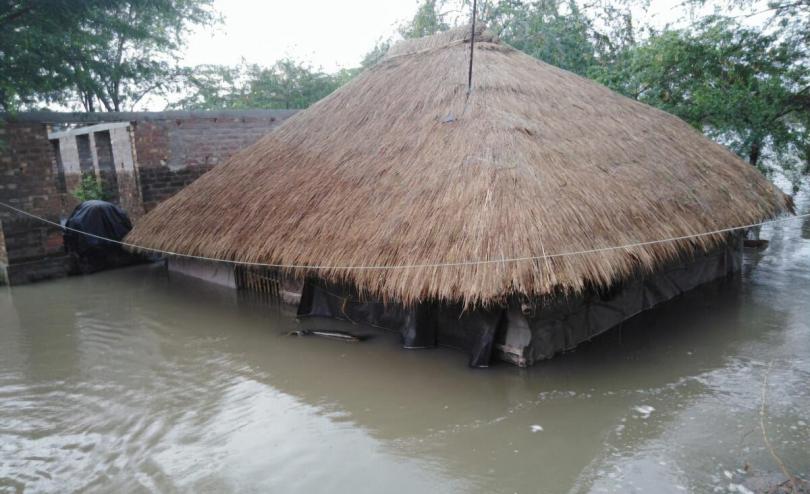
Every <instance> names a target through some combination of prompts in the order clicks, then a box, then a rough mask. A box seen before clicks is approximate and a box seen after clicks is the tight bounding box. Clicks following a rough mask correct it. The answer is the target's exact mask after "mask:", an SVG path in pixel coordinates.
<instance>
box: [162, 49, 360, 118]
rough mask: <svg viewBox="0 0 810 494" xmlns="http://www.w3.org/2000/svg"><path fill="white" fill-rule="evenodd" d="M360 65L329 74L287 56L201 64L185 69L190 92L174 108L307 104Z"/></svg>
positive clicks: (304, 105) (335, 85)
mask: <svg viewBox="0 0 810 494" xmlns="http://www.w3.org/2000/svg"><path fill="white" fill-rule="evenodd" d="M358 71H359V69H343V70H340V71H338V72H337V73H335V74H327V73H325V72H323V71H322V70H321V69H316V68H313V67H312V66H310V65H308V64H305V63H302V62H298V61H296V60H293V59H290V58H285V59H282V60H279V61H278V62H276V63H275V64H273V65H272V66H271V67H267V68H265V67H260V66H258V65H245V64H243V65H242V66H239V67H234V68H228V67H218V66H202V67H196V68H194V69H190V70H187V71H186V85H187V87H188V93H189V95H188V96H186V97H185V98H183V99H182V100H180V101H178V102H177V103H175V104H174V105H172V106H173V107H175V108H182V109H196V110H212V109H222V108H232V109H237V108H267V109H293V108H306V107H308V106H309V105H311V104H312V103H315V102H316V101H318V100H320V99H321V98H323V97H325V96H327V95H328V94H329V93H331V92H332V91H334V90H335V89H337V88H338V87H340V86H342V85H343V84H345V83H346V82H347V81H348V80H350V79H351V78H352V77H354V75H355V74H357V72H358Z"/></svg>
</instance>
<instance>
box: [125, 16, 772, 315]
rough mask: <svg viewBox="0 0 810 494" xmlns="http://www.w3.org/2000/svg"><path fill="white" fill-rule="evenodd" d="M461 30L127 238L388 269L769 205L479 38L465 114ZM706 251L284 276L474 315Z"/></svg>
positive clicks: (646, 230) (418, 49)
mask: <svg viewBox="0 0 810 494" xmlns="http://www.w3.org/2000/svg"><path fill="white" fill-rule="evenodd" d="M468 38H469V35H468V34H467V31H466V30H457V31H453V32H450V33H445V34H442V35H440V36H438V37H432V38H426V39H423V40H417V41H409V42H405V43H403V44H402V45H400V46H398V47H395V48H394V49H393V50H392V51H391V53H389V55H388V57H386V58H385V59H384V60H383V61H382V62H380V63H379V64H378V65H376V66H374V67H373V68H371V69H369V70H367V71H366V72H364V73H363V74H361V75H360V76H358V77H357V78H356V79H354V80H353V81H351V82H350V83H348V84H347V85H345V86H344V87H342V88H341V89H339V90H337V91H335V92H334V93H333V94H331V95H330V96H328V97H326V98H324V99H323V100H321V101H319V102H318V103H316V104H315V105H313V106H312V107H310V108H309V109H307V110H305V111H302V112H299V113H298V114H296V115H295V116H293V117H291V118H289V119H288V120H287V121H285V122H284V123H283V124H282V125H280V126H279V127H278V128H277V129H275V130H274V131H272V132H271V133H270V134H268V135H267V136H266V137H264V138H263V139H261V140H260V141H258V142H257V143H256V144H254V145H252V146H250V147H249V148H247V149H245V150H243V151H242V152H240V153H237V154H236V155H235V156H233V157H232V158H231V159H230V160H229V161H228V162H227V163H225V164H223V165H221V166H218V167H216V168H214V169H213V170H212V171H210V172H208V173H206V174H205V175H204V176H202V177H201V178H200V179H199V180H197V181H196V182H194V183H193V184H192V185H190V186H189V187H187V188H186V189H184V190H183V191H181V192H180V193H178V194H177V195H175V196H174V197H172V198H171V199H169V200H167V201H166V202H164V203H162V204H161V205H160V206H158V207H157V208H156V209H155V210H154V211H152V212H151V213H150V214H148V215H147V216H146V217H145V218H143V219H142V220H141V221H140V222H139V223H138V224H137V225H136V227H135V229H134V230H133V231H132V233H130V235H129V237H128V238H127V241H129V242H133V243H136V244H141V245H144V246H148V247H152V248H159V249H165V250H170V251H175V252H181V253H187V254H194V255H203V256H209V257H216V258H226V259H232V260H240V261H251V262H266V263H274V264H285V265H305V266H313V265H317V266H402V265H421V264H431V263H440V262H451V263H452V262H463V261H470V260H492V259H501V258H516V257H527V256H542V255H547V254H553V253H559V252H570V251H578V250H584V249H591V248H599V247H606V246H614V245H624V244H628V243H634V242H640V241H647V240H654V239H661V238H671V237H677V236H681V235H689V234H693V233H700V232H706V231H714V230H716V229H721V228H727V227H733V226H739V225H745V224H749V223H753V222H757V221H760V220H763V219H765V218H768V217H771V216H773V215H776V214H778V213H779V212H781V211H783V210H785V209H786V208H787V204H786V199H785V196H784V195H783V194H782V193H781V192H779V191H778V189H777V188H776V187H774V185H772V184H771V183H770V182H768V181H767V180H766V179H765V178H763V177H762V175H761V174H760V173H759V172H758V171H757V170H755V169H754V168H753V167H752V166H750V165H748V164H746V163H745V162H743V161H741V160H740V159H739V158H738V157H737V156H735V155H734V154H732V153H731V152H729V151H728V150H727V149H725V148H724V147H722V146H720V145H718V144H715V143H713V142H711V141H710V140H709V139H707V138H705V137H704V136H703V135H701V134H700V133H699V132H697V131H696V130H695V129H693V128H691V127H690V126H689V125H687V124H686V123H684V122H683V121H681V120H679V119H678V118H676V117H674V116H672V115H669V114H667V113H665V112H662V111H660V110H657V109H655V108H652V107H650V106H647V105H644V104H642V103H639V102H637V101H634V100H631V99H628V98H625V97H623V96H620V95H619V94H616V93H614V92H612V91H610V90H609V89H607V88H605V87H604V86H601V85H599V84H597V83H595V82H592V81H590V80H587V79H584V78H582V77H579V76H576V75H574V74H571V73H569V72H566V71H564V70H561V69H558V68H555V67H553V66H550V65H547V64H545V63H543V62H540V61H538V60H535V59H533V58H531V57H529V56H528V55H525V54H523V53H521V52H519V51H517V50H514V49H512V48H510V47H509V46H506V45H503V44H500V43H498V42H497V40H495V39H493V38H492V36H490V35H487V34H486V33H482V36H481V37H480V38H478V39H477V42H476V51H475V66H474V76H473V90H472V93H471V95H470V97H469V101H468V102H467V103H466V104H465V99H466V96H465V95H466V92H467V87H466V82H467V64H468V56H469V39H468ZM448 116H449V117H450V118H448ZM721 240H722V237H721V236H719V235H718V236H715V237H700V238H697V239H695V240H691V241H680V242H671V243H662V244H655V245H648V246H644V247H638V248H633V249H623V250H613V251H605V252H599V253H593V254H587V255H577V256H568V257H556V258H553V259H544V260H532V261H520V262H508V263H489V264H482V265H456V266H444V267H435V266H434V267H411V268H407V269H389V270H380V269H339V268H335V269H325V270H316V271H314V272H312V271H311V270H308V269H304V268H296V269H294V270H291V272H293V273H294V274H296V275H299V276H304V275H307V274H317V275H318V276H321V277H323V278H327V279H330V280H333V281H346V282H351V283H354V284H355V286H356V287H358V288H359V289H361V290H363V291H366V292H368V293H371V294H374V295H376V296H381V297H383V298H385V299H389V300H390V299H396V300H399V301H402V302H406V303H408V302H413V301H416V300H421V299H427V298H440V299H454V300H459V299H461V300H464V301H465V302H468V303H477V302H486V301H491V300H498V299H502V298H503V297H504V296H505V295H508V294H511V293H516V292H517V293H525V294H528V295H545V294H549V293H556V292H557V291H560V290H562V291H578V290H581V289H583V288H584V287H586V286H589V285H592V284H595V285H607V284H610V283H612V282H615V281H617V280H621V279H622V278H624V277H626V276H629V275H631V274H634V273H636V272H638V270H652V269H655V268H656V267H657V266H659V265H660V264H661V263H662V262H665V261H667V260H669V259H672V258H673V257H675V256H678V255H681V254H683V253H685V252H692V251H693V249H694V248H695V247H698V248H708V247H710V246H712V245H713V244H714V243H716V242H719V241H721Z"/></svg>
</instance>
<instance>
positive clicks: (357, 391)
mask: <svg viewBox="0 0 810 494" xmlns="http://www.w3.org/2000/svg"><path fill="white" fill-rule="evenodd" d="M807 202H808V201H807V200H806V195H805V197H804V199H802V200H800V201H799V203H800V204H807ZM800 209H802V211H800V212H808V211H810V208H809V207H807V206H803V207H802V208H800ZM762 236H763V238H769V239H770V240H771V242H770V245H769V246H768V247H767V249H765V250H762V251H750V252H747V253H746V264H745V268H744V271H743V272H742V273H741V275H740V276H739V277H737V278H735V279H732V280H729V281H726V282H723V283H716V284H712V285H709V286H706V287H704V288H701V289H699V290H697V291H695V292H693V293H690V294H689V295H687V296H684V297H682V298H680V299H678V300H676V301H674V302H671V303H668V304H666V305H665V306H663V307H662V308H661V309H660V310H656V311H653V312H651V313H648V314H645V315H642V316H641V317H639V318H637V319H636V320H634V321H632V322H630V323H627V324H625V325H624V327H622V328H620V329H617V330H614V331H611V332H609V333H608V334H605V335H603V336H602V337H600V338H598V339H596V340H595V341H593V342H591V343H589V344H586V345H584V346H582V347H581V348H579V349H578V350H577V351H575V352H572V353H569V354H566V355H563V356H560V357H557V358H555V359H553V360H551V361H547V362H544V363H541V364H540V365H537V366H536V367H534V368H532V369H529V370H521V369H517V368H515V367H511V366H509V365H506V364H504V365H499V366H496V367H493V368H490V369H487V370H472V369H468V368H467V367H466V366H465V363H466V360H467V356H466V355H465V354H463V353H460V352H456V351H453V350H445V349H437V350H424V351H404V350H401V349H400V348H399V345H398V340H397V338H396V337H395V336H393V335H389V334H379V333H373V330H363V329H361V328H357V327H351V326H350V325H341V324H338V323H334V322H331V321H330V322H328V323H323V322H321V323H315V324H313V323H312V322H307V324H308V325H309V326H315V327H327V326H328V327H329V328H333V329H350V330H353V331H357V332H367V333H373V334H374V335H375V337H373V338H372V339H370V340H369V341H366V342H363V343H357V344H351V343H343V342H338V341H330V340H324V339H318V338H295V337H289V336H284V333H286V332H288V331H290V330H292V329H296V328H298V327H300V325H299V324H298V323H296V321H295V319H294V318H293V317H291V316H290V315H289V314H286V313H284V312H282V311H279V310H277V309H274V308H270V307H267V306H263V305H260V304H256V303H254V302H250V301H248V300H245V299H244V298H242V299H240V298H238V297H237V296H236V295H235V294H234V293H233V292H231V291H228V290H221V289H218V288H216V287H213V286H210V285H205V284H201V283H198V282H195V281H191V280H188V279H184V278H182V277H179V276H176V275H175V276H169V275H168V274H167V273H166V272H165V271H164V270H163V269H162V268H161V267H160V266H139V267H135V268H127V269H122V270H117V271H110V272H106V273H101V274H96V275H92V276H87V277H77V278H70V279H64V280H59V281H53V282H47V283H40V284H36V285H29V286H20V287H15V288H13V289H2V290H0V492H6V491H8V492H16V491H21V490H23V489H25V490H26V491H29V490H30V491H34V492H35V491H49V492H70V491H75V490H82V491H100V492H115V491H128V492H139V491H142V492H150V491H154V492H157V491H160V492H173V491H194V492H206V491H207V492H221V491H239V492H306V493H317V492H330V493H331V492H369V493H376V492H387V493H388V492H482V493H483V492H488V493H489V492H505V493H512V492H521V493H538V492H540V493H565V492H573V493H585V492H621V493H627V492H661V493H666V492H675V493H679V492H696V493H703V492H748V491H749V490H751V491H758V490H759V491H761V490H763V489H767V488H768V487H770V486H773V485H775V484H778V483H780V482H782V481H783V480H784V476H783V474H782V473H781V469H780V467H779V465H778V463H777V460H776V459H775V458H774V457H773V456H772V454H771V452H769V450H768V448H767V447H766V445H765V441H764V440H763V432H762V428H761V423H760V420H761V419H762V423H763V424H764V426H765V431H766V433H767V435H768V439H769V440H770V443H771V445H772V448H773V451H774V453H775V454H776V455H777V456H778V457H779V458H780V459H781V461H782V462H783V463H784V465H785V467H786V468H787V469H788V471H789V472H791V473H792V474H794V475H798V476H800V477H803V478H805V479H807V478H810V221H808V220H807V219H805V220H797V221H792V222H788V223H783V224H780V225H777V226H775V227H771V228H766V229H764V230H763V233H762ZM766 379H767V382H766ZM765 384H766V385H767V386H764V385H765ZM763 391H764V392H765V395H764V401H763ZM763 403H764V404H765V407H764V410H763Z"/></svg>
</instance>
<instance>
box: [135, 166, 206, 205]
mask: <svg viewBox="0 0 810 494" xmlns="http://www.w3.org/2000/svg"><path fill="white" fill-rule="evenodd" d="M211 168H213V166H190V167H188V168H185V169H182V170H171V169H169V167H166V166H161V167H153V168H141V169H140V170H139V178H140V182H141V194H142V197H143V209H144V211H151V210H152V209H154V207H155V206H157V205H158V204H159V203H160V202H162V201H165V200H166V199H168V198H170V197H171V196H173V195H174V194H176V193H177V192H178V191H179V190H180V189H182V188H184V187H185V186H187V185H188V184H190V183H191V182H193V181H195V180H197V178H199V177H200V175H202V174H203V173H205V172H207V171H208V170H210V169H211Z"/></svg>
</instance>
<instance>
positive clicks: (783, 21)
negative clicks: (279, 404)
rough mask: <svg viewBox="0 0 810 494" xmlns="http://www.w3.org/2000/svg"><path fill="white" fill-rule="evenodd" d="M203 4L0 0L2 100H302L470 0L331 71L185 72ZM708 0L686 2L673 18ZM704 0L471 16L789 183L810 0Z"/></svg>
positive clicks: (459, 14) (803, 106)
mask: <svg viewBox="0 0 810 494" xmlns="http://www.w3.org/2000/svg"><path fill="white" fill-rule="evenodd" d="M212 1H213V0H121V1H116V2H110V1H107V0H27V1H26V0H0V108H2V109H4V110H6V111H14V110H17V109H27V108H35V107H41V106H43V105H47V104H50V103H59V104H62V105H73V106H78V107H80V108H82V109H84V110H85V111H119V110H124V109H131V108H132V107H133V106H135V105H136V104H137V103H138V102H139V101H142V98H144V97H147V96H153V97H154V96H158V97H166V98H169V97H171V100H172V101H174V102H173V103H172V104H171V107H172V108H180V109H222V108H305V107H307V106H309V105H310V104H312V103H314V102H315V101H317V100H319V99H321V98H323V97H324V96H326V95H327V94H329V93H331V92H332V91H334V90H335V89H336V88H338V87H340V86H341V85H342V84H344V83H345V82H347V81H348V80H350V79H351V78H352V77H354V76H355V75H356V74H357V73H359V72H360V71H362V70H363V69H365V68H367V67H370V66H372V65H374V64H375V63H376V62H377V61H378V60H379V59H380V58H381V57H382V56H383V55H384V54H385V52H386V51H387V49H388V47H389V46H390V44H391V43H392V42H395V41H396V39H395V38H397V37H401V38H413V37H420V36H425V35H429V34H434V33H437V32H441V31H444V30H447V29H450V28H452V27H453V26H456V25H459V24H462V23H466V22H467V21H468V20H469V10H470V3H471V1H470V0H421V2H420V3H419V4H418V6H417V10H416V12H415V14H414V16H413V18H412V19H410V20H409V21H408V22H406V23H404V24H403V25H402V26H400V28H399V30H398V33H397V35H396V36H395V38H392V39H387V40H380V41H379V42H378V43H377V44H376V45H375V46H373V47H371V49H370V51H369V52H368V54H367V55H366V56H365V57H364V59H363V61H362V62H361V64H360V66H359V67H356V68H351V69H343V70H340V71H338V72H336V73H327V72H325V71H324V70H322V69H320V68H318V67H313V66H311V65H309V64H307V63H305V62H302V61H297V60H292V59H283V60H279V61H277V62H276V63H275V64H273V65H272V66H270V67H262V66H258V65H251V64H247V63H242V64H240V65H238V66H235V67H225V66H218V65H203V66H198V67H183V66H182V60H180V59H179V54H180V53H181V50H182V48H183V40H184V37H185V35H186V34H187V33H188V31H189V30H190V29H191V28H194V27H198V26H207V25H213V24H215V23H217V22H218V21H219V17H218V15H217V13H216V12H215V11H214V9H213V7H212ZM705 1H709V0H685V6H686V7H687V8H684V9H683V10H684V13H683V14H682V15H687V13H688V11H690V10H691V11H700V10H701V9H702V8H704V7H705V5H704V2H705ZM711 1H713V2H716V3H714V4H713V5H712V6H713V7H715V9H714V10H715V12H718V11H721V12H726V15H717V14H712V15H707V16H703V17H698V18H688V22H681V23H680V24H681V25H683V26H686V27H678V28H673V27H670V26H666V27H663V28H658V29H655V28H652V27H650V26H647V25H637V22H638V19H637V18H636V17H634V15H633V12H638V11H639V9H640V8H641V7H639V6H637V5H636V6H634V5H633V4H631V3H629V0H595V1H590V0H589V1H586V0H479V1H478V5H479V15H478V18H479V20H480V21H482V22H483V23H485V24H486V25H487V26H488V28H489V29H490V30H492V31H494V32H495V33H496V34H497V35H498V36H499V37H500V39H501V40H502V41H503V42H505V43H508V44H509V45H511V46H513V47H515V48H516V49H518V50H521V51H523V52H525V53H527V54H529V55H531V56H533V57H536V58H538V59H540V60H543V61H545V62H548V63H550V64H553V65H556V66H558V67H561V68H564V69H566V70H570V71H572V72H574V73H577V74H579V75H581V76H584V77H588V78H591V79H594V80H597V81H599V82H601V83H603V84H605V85H607V86H609V87H611V88H612V89H614V90H616V91H618V92H621V93H622V94H624V95H626V96H628V97H630V98H634V99H637V100H639V101H642V102H644V103H647V104H650V105H653V106H656V107H659V108H661V109H663V110H666V111H668V112H670V113H673V114H675V115H677V116H679V117H680V118H682V119H683V120H685V121H686V122H688V123H689V124H691V125H693V126H694V127H695V128H697V129H699V130H701V131H702V132H704V133H706V135H708V136H709V137H711V138H713V139H715V140H717V141H718V142H721V143H723V144H725V145H726V146H728V147H729V148H731V149H732V150H734V151H735V152H737V153H738V154H739V155H740V156H742V157H744V158H745V159H747V160H748V161H749V162H750V163H751V164H752V165H754V166H757V167H759V168H760V169H762V170H763V171H769V170H771V169H774V168H777V169H780V170H782V171H783V172H785V174H786V175H787V176H788V177H789V178H791V179H792V180H793V181H794V183H796V184H798V183H799V181H800V180H801V179H802V177H804V176H806V175H807V174H809V173H810V59H809V58H810V50H809V49H808V47H809V46H810V0H770V1H768V0H711ZM726 2H727V3H726ZM752 20H756V22H751V21H752Z"/></svg>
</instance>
